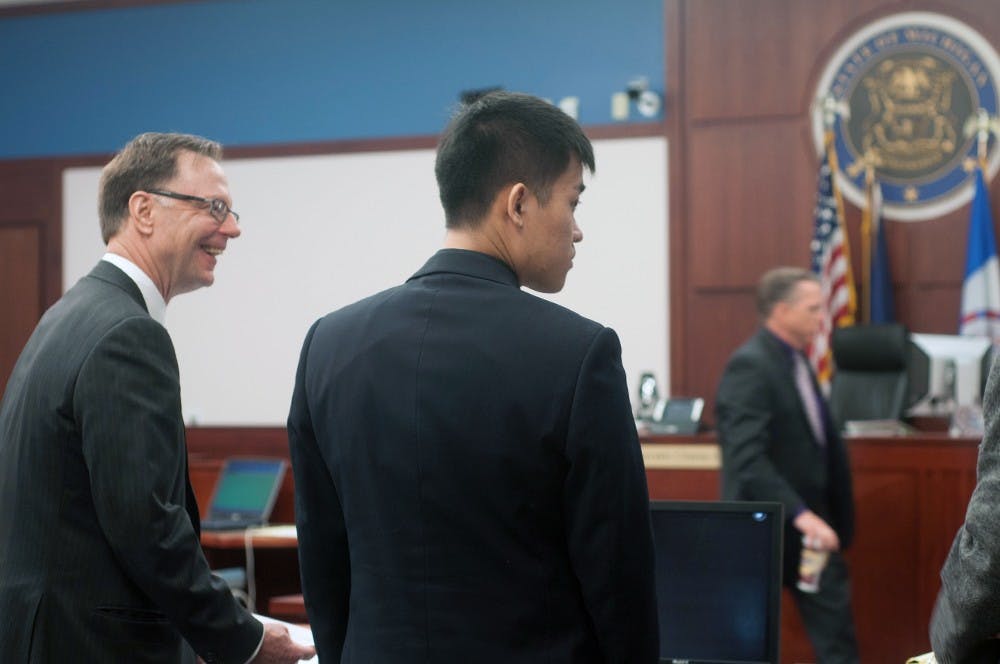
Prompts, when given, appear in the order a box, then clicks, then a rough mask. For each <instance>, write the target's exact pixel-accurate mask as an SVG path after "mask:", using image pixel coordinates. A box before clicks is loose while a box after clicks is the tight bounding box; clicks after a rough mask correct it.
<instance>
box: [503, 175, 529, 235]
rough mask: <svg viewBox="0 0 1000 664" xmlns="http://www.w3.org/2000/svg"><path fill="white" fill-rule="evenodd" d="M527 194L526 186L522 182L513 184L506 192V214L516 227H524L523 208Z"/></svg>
mask: <svg viewBox="0 0 1000 664" xmlns="http://www.w3.org/2000/svg"><path fill="white" fill-rule="evenodd" d="M527 195H528V188H527V187H526V186H525V184H524V183H523V182H518V183H517V184H515V185H513V186H512V187H511V188H510V190H509V191H508V192H507V216H508V217H510V219H511V220H512V221H513V222H514V225H515V226H517V227H518V228H523V227H524V217H523V208H524V200H525V198H526V197H527Z"/></svg>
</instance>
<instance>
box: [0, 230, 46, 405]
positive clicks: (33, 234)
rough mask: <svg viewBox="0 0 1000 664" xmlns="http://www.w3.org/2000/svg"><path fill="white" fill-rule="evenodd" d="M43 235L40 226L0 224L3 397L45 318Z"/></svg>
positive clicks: (0, 376)
mask: <svg viewBox="0 0 1000 664" xmlns="http://www.w3.org/2000/svg"><path fill="white" fill-rule="evenodd" d="M41 236H42V229H41V228H40V227H39V225H38V224H30V223H29V224H23V225H13V224H11V225H6V224H3V225H0V302H2V303H3V320H4V322H3V325H0V394H2V393H3V390H4V389H5V388H6V385H7V380H8V378H9V377H10V373H11V371H12V370H13V369H14V363H15V362H17V358H18V356H19V355H20V354H21V349H22V348H23V347H24V344H25V342H27V341H28V337H29V336H31V331H32V330H33V329H34V328H35V323H37V322H38V319H39V317H40V316H41V315H42V309H41V306H42V302H43V299H44V298H43V295H42V272H43V270H44V269H43V267H42V251H41V248H42V237H41Z"/></svg>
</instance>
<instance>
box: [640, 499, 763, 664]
mask: <svg viewBox="0 0 1000 664" xmlns="http://www.w3.org/2000/svg"><path fill="white" fill-rule="evenodd" d="M650 508H651V510H652V512H651V516H652V521H653V538H654V541H655V546H656V597H657V603H658V607H659V625H660V661H661V662H669V663H673V662H685V663H690V664H708V663H712V664H716V663H723V662H724V663H726V664H750V663H753V664H778V645H779V630H780V622H781V621H780V613H781V558H782V537H783V523H782V521H783V517H782V511H783V510H782V506H781V505H780V504H779V503H751V502H682V501H653V502H651V503H650Z"/></svg>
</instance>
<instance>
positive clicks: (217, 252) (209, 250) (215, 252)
mask: <svg viewBox="0 0 1000 664" xmlns="http://www.w3.org/2000/svg"><path fill="white" fill-rule="evenodd" d="M202 249H204V250H205V253H207V254H211V255H212V256H219V255H220V254H222V252H223V251H225V249H220V248H218V247H208V246H203V247H202Z"/></svg>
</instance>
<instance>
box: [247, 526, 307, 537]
mask: <svg viewBox="0 0 1000 664" xmlns="http://www.w3.org/2000/svg"><path fill="white" fill-rule="evenodd" d="M247 532H249V533H250V534H251V535H253V536H254V537H281V538H290V539H294V538H295V537H297V533H296V532H295V524H294V523H292V524H287V525H281V526H260V527H258V528H247Z"/></svg>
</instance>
